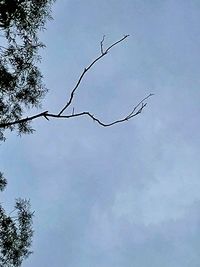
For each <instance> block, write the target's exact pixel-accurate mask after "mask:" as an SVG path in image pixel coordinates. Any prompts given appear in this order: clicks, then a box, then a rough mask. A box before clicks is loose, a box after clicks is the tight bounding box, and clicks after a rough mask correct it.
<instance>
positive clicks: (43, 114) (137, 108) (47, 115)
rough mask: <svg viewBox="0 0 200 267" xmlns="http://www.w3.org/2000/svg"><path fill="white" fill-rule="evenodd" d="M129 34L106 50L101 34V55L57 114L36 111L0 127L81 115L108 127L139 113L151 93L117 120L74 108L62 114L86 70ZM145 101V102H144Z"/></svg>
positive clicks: (73, 90)
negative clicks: (102, 117) (42, 119)
mask: <svg viewBox="0 0 200 267" xmlns="http://www.w3.org/2000/svg"><path fill="white" fill-rule="evenodd" d="M128 36H129V35H125V36H124V37H123V38H121V39H119V40H118V41H116V42H115V43H113V44H112V45H110V46H109V47H108V48H107V49H106V50H104V49H103V42H104V38H105V36H103V39H102V41H101V43H100V49H101V55H100V56H98V57H97V58H96V59H94V60H93V61H92V63H90V65H89V66H88V67H87V68H85V69H84V70H83V72H82V74H81V75H80V77H79V79H78V81H77V83H76V85H75V87H74V88H73V89H72V91H71V94H70V97H69V100H68V102H67V103H66V104H65V106H64V107H63V108H62V109H61V111H60V112H59V113H58V114H53V113H49V111H43V112H41V113H38V114H36V115H33V116H30V117H26V118H22V119H19V120H15V121H11V122H2V123H0V128H4V129H6V128H9V127H10V126H13V125H16V124H20V123H25V122H29V121H33V120H35V119H38V118H41V117H43V118H45V119H46V120H49V119H50V118H55V119H69V118H76V117H81V116H88V117H90V118H91V119H92V120H93V121H95V122H97V123H98V124H99V125H101V126H103V127H109V126H112V125H114V124H118V123H121V122H125V121H128V120H130V119H131V118H133V117H135V116H137V115H139V114H140V113H141V112H142V110H143V109H144V108H145V107H146V105H147V103H146V102H145V101H146V100H147V99H148V98H149V97H151V96H152V95H153V94H149V95H148V96H146V97H145V98H143V99H142V100H141V101H140V102H139V103H138V104H137V105H136V106H135V107H134V108H133V110H132V111H131V112H130V113H129V114H128V115H127V116H125V117H123V118H122V119H118V120H114V121H112V122H110V123H105V122H102V121H101V120H100V119H98V118H97V117H95V116H94V115H93V114H91V113H90V112H88V111H83V112H80V113H74V108H73V111H72V114H70V115H63V113H64V111H65V110H66V109H67V108H68V107H69V106H70V105H71V103H72V101H73V98H74V94H75V92H76V90H77V88H78V87H79V85H80V83H81V81H82V80H83V78H84V76H85V74H86V72H88V71H89V70H90V69H91V68H92V66H93V65H94V64H95V63H96V62H97V61H99V60H100V59H101V58H102V57H104V56H105V55H106V54H107V53H108V52H109V50H111V49H112V48H113V47H114V46H116V45H117V44H119V43H121V42H122V41H123V40H125V39H126V38H127V37H128ZM144 102H145V103H144Z"/></svg>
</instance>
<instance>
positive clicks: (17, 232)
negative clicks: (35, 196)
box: [0, 199, 33, 267]
mask: <svg viewBox="0 0 200 267" xmlns="http://www.w3.org/2000/svg"><path fill="white" fill-rule="evenodd" d="M32 217H33V213H31V211H30V204H29V201H27V200H23V199H18V200H16V204H15V210H14V211H13V216H9V215H6V212H5V210H4V209H3V208H2V206H1V205H0V267H18V266H21V263H22V261H23V260H24V259H25V258H27V257H28V256H29V254H30V253H31V252H30V250H29V247H30V245H31V240H32V235H33V230H32Z"/></svg>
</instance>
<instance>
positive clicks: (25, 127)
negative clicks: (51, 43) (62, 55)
mask: <svg viewBox="0 0 200 267" xmlns="http://www.w3.org/2000/svg"><path fill="white" fill-rule="evenodd" d="M52 2H53V0H0V30H1V37H0V123H6V122H9V121H13V120H19V119H20V118H21V117H22V116H23V114H24V112H25V111H26V109H27V108H31V107H37V106H39V104H40V101H41V99H42V97H43V96H44V94H45V93H46V91H47V90H46V88H45V86H44V84H43V83H42V74H41V72H40V70H39V68H38V67H37V62H38V61H39V60H40V57H39V55H38V49H39V48H41V47H43V46H44V45H43V43H41V42H40V41H39V39H38V31H39V30H41V29H44V25H45V22H46V20H47V19H50V18H51V17H50V7H51V4H52ZM7 128H9V129H10V130H13V129H14V128H17V130H18V133H19V134H21V133H30V132H32V129H31V127H30V125H29V124H28V122H24V123H21V124H16V125H12V126H9V127H7ZM4 130H5V129H1V130H0V140H5V136H4Z"/></svg>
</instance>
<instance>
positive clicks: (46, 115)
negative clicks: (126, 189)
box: [0, 94, 153, 128]
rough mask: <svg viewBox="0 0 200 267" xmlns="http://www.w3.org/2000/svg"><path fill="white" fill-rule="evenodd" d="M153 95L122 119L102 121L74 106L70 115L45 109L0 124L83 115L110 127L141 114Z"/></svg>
mask: <svg viewBox="0 0 200 267" xmlns="http://www.w3.org/2000/svg"><path fill="white" fill-rule="evenodd" d="M151 96H153V94H149V95H148V96H146V97H145V98H143V99H142V100H141V101H140V102H139V103H138V104H137V105H136V106H135V107H134V109H133V110H132V111H131V112H130V113H129V114H128V115H127V116H125V117H123V118H122V119H118V120H115V121H112V122H110V123H105V122H102V121H101V120H100V119H98V118H97V117H95V116H94V115H93V114H91V113H90V112H88V111H83V112H79V113H74V108H73V111H72V114H70V115H58V114H53V113H48V111H44V112H42V113H39V114H37V115H34V116H31V117H26V118H24V119H21V120H18V121H13V122H8V123H2V124H0V128H7V127H9V126H11V125H14V124H18V123H22V122H27V121H32V120H35V119H37V118H39V117H44V118H45V119H46V120H49V119H50V118H55V119H70V118H76V117H81V116H88V117H90V118H91V119H92V120H93V121H96V122H97V123H98V124H99V125H101V126H103V127H109V126H112V125H114V124H118V123H121V122H125V121H128V120H130V119H131V118H133V117H135V116H137V115H139V114H140V113H141V112H142V110H143V109H144V108H145V107H146V105H147V103H144V101H145V100H147V99H148V98H149V97H151Z"/></svg>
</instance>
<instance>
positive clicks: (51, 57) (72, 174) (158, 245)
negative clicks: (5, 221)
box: [0, 0, 200, 267]
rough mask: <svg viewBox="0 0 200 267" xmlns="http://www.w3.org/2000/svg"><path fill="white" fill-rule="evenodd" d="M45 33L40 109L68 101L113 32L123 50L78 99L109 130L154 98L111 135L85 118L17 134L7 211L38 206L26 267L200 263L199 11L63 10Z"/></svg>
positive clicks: (6, 153)
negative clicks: (17, 202) (20, 203)
mask: <svg viewBox="0 0 200 267" xmlns="http://www.w3.org/2000/svg"><path fill="white" fill-rule="evenodd" d="M53 17H54V20H53V21H50V22H49V23H48V25H47V30H46V31H45V32H43V33H41V38H42V40H43V41H44V42H45V44H46V45H47V48H46V49H45V50H44V51H41V55H42V58H43V60H42V64H41V69H42V71H43V74H44V79H45V82H46V85H47V87H48V88H49V89H50V91H49V93H48V95H47V96H46V99H45V100H44V104H43V109H44V110H46V109H47V110H50V111H51V112H56V111H58V110H59V108H60V107H62V106H63V104H64V103H65V99H67V97H68V95H69V93H70V89H71V88H72V87H73V85H74V83H75V82H76V80H77V78H78V77H79V75H80V72H81V71H82V69H83V68H84V67H85V66H87V65H88V63H90V62H91V60H92V59H94V57H96V56H97V55H98V53H99V50H100V47H99V43H100V40H101V39H102V36H103V35H104V34H106V41H105V44H110V43H112V42H114V41H116V40H117V39H119V38H121V37H122V36H123V35H124V34H130V37H129V38H128V39H127V40H126V41H125V42H124V43H122V44H121V45H119V46H117V47H115V48H114V49H113V50H112V51H111V52H110V54H109V55H107V56H106V57H105V58H104V59H103V60H102V61H101V62H99V63H98V65H96V67H95V68H94V69H93V70H91V71H90V72H89V73H88V75H87V77H86V78H85V79H84V81H83V83H82V85H81V87H80V88H79V91H78V93H77V94H76V97H75V99H74V105H73V107H74V108H75V110H76V111H83V110H89V111H91V113H92V114H95V115H96V116H98V117H99V118H101V119H102V120H104V121H106V122H109V121H111V120H113V119H116V118H118V117H121V116H122V115H124V114H126V113H127V112H128V111H129V110H130V109H131V107H132V106H134V105H135V104H137V102H138V101H139V100H140V99H142V98H143V97H144V96H146V95H148V94H149V93H155V96H153V97H152V98H151V99H149V101H148V105H147V107H146V109H145V110H144V112H143V113H142V114H141V115H140V116H138V117H136V118H135V119H133V120H131V121H129V122H128V123H124V124H121V125H116V126H113V127H112V128H101V127H100V126H99V125H97V124H96V123H93V121H91V120H89V119H88V118H78V119H73V120H68V121H56V120H51V121H49V122H48V121H46V120H42V119H41V120H38V121H35V122H34V123H33V126H34V127H35V129H36V132H35V133H34V134H33V135H30V136H23V137H21V138H19V137H17V136H16V135H15V133H12V134H9V135H8V139H7V141H6V142H5V143H3V144H2V145H1V150H0V153H1V159H2V160H1V163H0V169H1V170H2V171H3V172H4V173H5V175H6V177H7V179H8V181H9V185H8V187H7V190H6V191H5V192H4V193H3V194H2V199H3V200H2V202H3V204H4V205H6V206H7V209H8V210H11V209H12V206H13V205H14V199H15V197H19V196H20V197H26V198H30V199H31V203H32V208H33V209H34V210H35V218H34V229H35V236H34V242H33V250H34V254H33V255H32V256H30V258H29V259H28V260H27V261H25V262H24V263H23V266H24V267H35V266H51V267H66V266H70V267H90V266H91V267H122V266H123V267H146V266H148V267H160V266H162V267H188V266H190V267H197V266H199V265H200V254H199V249H200V194H199V192H200V177H199V175H200V165H199V161H200V156H199V145H200V139H199V130H200V128H199V114H200V105H199V103H200V101H199V99H200V76H199V64H200V53H199V52H200V51H199V47H200V28H199V25H200V2H199V1H197V0H193V1H186V0H176V1H172V0H171V1H170V0H166V1H160V0H152V1H147V0H143V1H142V0H140V1H139V0H125V1H118V0H115V1H114V0H101V1H92V0H85V1H76V0H74V1H70V0H69V1H64V0H60V1H57V3H56V4H55V5H54V8H53Z"/></svg>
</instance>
